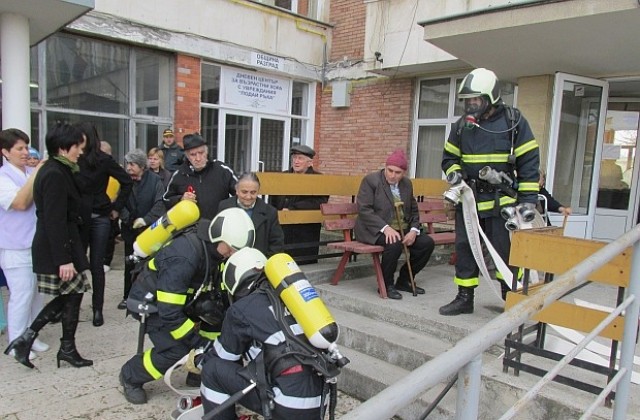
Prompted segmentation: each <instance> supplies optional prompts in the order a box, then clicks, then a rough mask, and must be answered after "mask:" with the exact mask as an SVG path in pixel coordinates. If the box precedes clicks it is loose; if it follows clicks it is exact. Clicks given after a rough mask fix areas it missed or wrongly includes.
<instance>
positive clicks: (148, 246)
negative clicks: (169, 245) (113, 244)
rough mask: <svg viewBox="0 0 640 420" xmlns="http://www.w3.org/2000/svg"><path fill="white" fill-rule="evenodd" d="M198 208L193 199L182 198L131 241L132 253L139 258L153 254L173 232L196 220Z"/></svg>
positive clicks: (198, 216) (198, 212)
mask: <svg viewBox="0 0 640 420" xmlns="http://www.w3.org/2000/svg"><path fill="white" fill-rule="evenodd" d="M199 218H200V210H199V209H198V206H197V205H196V203H194V202H193V201H189V200H182V201H179V202H178V204H176V205H175V206H173V207H172V208H171V209H170V210H169V211H168V212H166V213H165V214H164V215H163V216H162V217H160V218H159V219H158V220H156V221H155V222H154V223H153V224H152V225H151V226H149V227H148V228H147V229H145V230H144V232H142V233H141V234H140V235H138V237H137V238H136V241H135V242H134V243H133V254H134V255H135V256H137V257H140V258H146V257H148V256H149V255H153V254H155V253H156V252H158V250H159V249H160V248H162V245H164V243H165V242H167V240H169V238H171V235H172V234H173V233H174V232H177V231H179V230H181V229H184V228H185V227H187V226H190V225H192V224H194V223H195V222H197V221H198V219H199Z"/></svg>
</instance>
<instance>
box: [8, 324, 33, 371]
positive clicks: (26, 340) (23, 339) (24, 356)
mask: <svg viewBox="0 0 640 420" xmlns="http://www.w3.org/2000/svg"><path fill="white" fill-rule="evenodd" d="M37 336H38V333H37V332H35V331H33V330H32V329H31V328H27V329H26V330H25V332H23V333H22V335H21V336H19V337H18V338H16V339H15V340H13V341H12V342H11V343H10V344H9V347H7V349H6V350H5V351H4V354H9V353H11V350H13V351H14V353H13V357H15V359H16V360H17V361H18V362H20V363H22V364H23V365H25V366H26V367H28V368H31V369H33V368H34V366H33V363H31V362H30V361H29V352H30V351H31V346H32V345H33V341H34V340H35V339H36V337H37Z"/></svg>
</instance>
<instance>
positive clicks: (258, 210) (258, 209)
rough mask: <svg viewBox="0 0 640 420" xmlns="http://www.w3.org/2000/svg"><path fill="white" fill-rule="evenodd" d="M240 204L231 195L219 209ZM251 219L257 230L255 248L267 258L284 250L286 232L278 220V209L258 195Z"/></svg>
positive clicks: (223, 201)
mask: <svg viewBox="0 0 640 420" xmlns="http://www.w3.org/2000/svg"><path fill="white" fill-rule="evenodd" d="M232 207H240V206H238V199H237V198H236V197H229V198H227V199H226V200H222V201H221V202H220V207H219V208H218V211H219V212H220V211H222V210H225V209H228V208H232ZM251 220H252V221H253V226H254V227H255V230H256V236H255V238H256V241H255V244H254V245H253V247H254V248H256V249H258V250H260V251H261V252H262V253H263V254H264V255H265V256H266V257H267V258H269V257H270V256H272V255H274V254H277V253H279V252H282V251H283V247H284V233H283V232H282V227H280V222H278V211H277V210H276V209H274V208H273V207H271V206H270V205H268V204H266V203H265V202H264V201H262V199H261V198H259V197H258V199H257V200H256V204H255V206H254V207H253V211H252V212H251Z"/></svg>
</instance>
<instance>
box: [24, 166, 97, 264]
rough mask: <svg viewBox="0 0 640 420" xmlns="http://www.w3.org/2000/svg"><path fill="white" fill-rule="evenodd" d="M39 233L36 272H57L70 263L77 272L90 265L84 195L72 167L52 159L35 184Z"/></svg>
mask: <svg viewBox="0 0 640 420" xmlns="http://www.w3.org/2000/svg"><path fill="white" fill-rule="evenodd" d="M33 200H34V202H35V204H36V216H37V221H36V233H35V236H34V238H33V245H32V247H31V253H32V257H33V271H34V272H35V273H38V274H56V275H57V274H58V273H59V267H60V266H61V265H64V264H68V263H70V262H72V263H73V265H74V267H75V269H76V271H78V272H81V271H84V270H86V269H88V268H89V261H88V260H87V255H86V254H85V252H84V248H83V246H82V242H81V240H80V229H79V225H80V224H81V223H82V219H81V217H80V203H81V196H80V191H79V189H78V186H77V184H76V180H75V178H74V176H73V174H72V173H71V169H70V168H69V167H68V166H66V165H64V164H62V163H60V162H58V161H57V160H55V159H53V158H51V159H49V160H48V161H47V162H45V164H44V165H43V166H42V168H40V171H38V174H37V175H36V179H35V182H34V184H33Z"/></svg>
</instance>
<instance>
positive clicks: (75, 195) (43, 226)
mask: <svg viewBox="0 0 640 420" xmlns="http://www.w3.org/2000/svg"><path fill="white" fill-rule="evenodd" d="M45 141H46V144H47V152H48V153H49V157H50V158H49V159H48V160H47V161H46V162H45V163H44V165H42V168H40V170H39V171H38V174H37V176H36V179H35V181H34V184H33V201H34V203H35V205H36V217H37V221H36V233H35V236H34V237H33V245H32V248H31V250H32V257H33V271H34V272H35V273H36V278H37V280H38V290H39V291H40V292H41V293H45V294H49V295H52V296H54V298H53V299H52V300H51V301H50V302H49V303H47V304H46V305H45V307H44V308H43V309H42V310H41V311H40V313H39V314H38V316H37V317H36V319H35V320H34V321H33V322H32V323H31V326H30V327H29V328H27V329H26V330H25V331H24V332H23V333H22V335H20V336H18V337H17V338H15V339H14V340H13V341H11V343H10V344H9V347H8V348H7V349H6V350H5V354H9V353H10V352H11V351H13V352H14V357H15V358H16V360H18V361H19V362H20V363H22V364H23V365H25V366H27V367H29V368H33V367H34V366H33V364H32V363H31V362H30V361H29V349H31V347H32V345H33V343H34V341H35V339H36V337H37V336H38V333H39V332H40V330H42V328H44V326H45V325H47V324H48V323H49V322H51V321H53V320H55V319H56V318H57V317H58V316H61V321H62V322H61V323H62V338H61V339H60V350H59V351H58V354H57V356H56V359H57V363H58V367H60V361H65V362H68V363H70V364H71V365H72V366H74V367H83V366H91V365H93V361H91V360H88V359H84V358H83V357H82V356H80V354H79V353H78V350H77V349H76V343H75V336H76V330H77V328H78V317H79V315H80V304H81V303H82V296H83V294H84V292H86V291H88V290H90V286H89V282H88V280H87V276H86V275H85V273H84V271H85V270H87V269H88V268H89V261H88V260H87V255H86V254H85V252H84V249H83V247H82V242H81V241H80V227H79V226H80V224H81V223H82V219H81V217H80V201H81V195H80V190H79V188H78V186H77V184H76V179H75V176H74V174H75V173H77V172H78V171H79V170H80V168H79V167H78V158H79V157H80V155H81V154H82V144H83V143H84V136H83V135H82V132H81V131H80V130H79V129H78V128H76V127H73V126H71V125H69V124H63V123H58V124H56V125H55V126H54V127H53V128H52V129H51V130H50V131H49V132H48V133H47V136H46V139H45Z"/></svg>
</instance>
